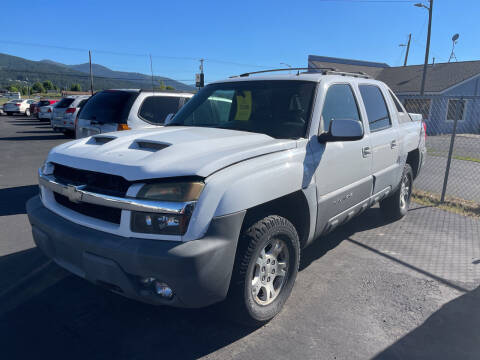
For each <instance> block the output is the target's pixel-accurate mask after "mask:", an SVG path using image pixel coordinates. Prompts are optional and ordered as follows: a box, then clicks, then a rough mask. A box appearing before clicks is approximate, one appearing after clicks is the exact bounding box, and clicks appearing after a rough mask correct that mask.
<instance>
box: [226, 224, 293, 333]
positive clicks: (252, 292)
mask: <svg viewBox="0 0 480 360" xmlns="http://www.w3.org/2000/svg"><path fill="white" fill-rule="evenodd" d="M299 263H300V242H299V239H298V233H297V231H296V229H295V227H294V226H293V225H292V223H291V222H290V221H288V220H287V219H285V218H283V217H281V216H277V215H271V216H267V217H266V218H264V219H262V220H260V221H258V222H256V223H255V224H253V225H252V226H250V227H249V228H248V229H247V230H246V231H244V232H243V233H242V234H241V235H240V239H239V244H238V249H237V255H236V259H235V265H234V269H233V274H232V281H231V284H230V289H229V294H228V298H227V305H228V308H229V313H230V315H233V316H234V319H235V320H236V321H238V322H241V323H243V324H246V325H249V326H259V325H262V324H264V323H266V322H268V321H269V320H271V319H272V318H273V317H275V316H276V315H277V314H278V313H279V312H280V310H281V309H282V307H283V305H284V304H285V302H286V301H287V299H288V297H289V296H290V293H291V291H292V288H293V285H294V283H295V279H296V277H297V272H298V266H299Z"/></svg>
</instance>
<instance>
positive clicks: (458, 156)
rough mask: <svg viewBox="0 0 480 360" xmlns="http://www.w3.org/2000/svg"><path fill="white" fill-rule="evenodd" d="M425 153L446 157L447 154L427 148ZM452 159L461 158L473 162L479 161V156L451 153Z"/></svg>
mask: <svg viewBox="0 0 480 360" xmlns="http://www.w3.org/2000/svg"><path fill="white" fill-rule="evenodd" d="M427 154H428V155H430V156H437V157H443V158H448V154H440V153H437V152H434V151H432V150H427ZM452 159H456V160H463V161H473V162H478V163H480V159H479V158H475V157H471V156H460V155H452Z"/></svg>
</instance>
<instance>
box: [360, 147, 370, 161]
mask: <svg viewBox="0 0 480 360" xmlns="http://www.w3.org/2000/svg"><path fill="white" fill-rule="evenodd" d="M371 153H372V150H370V147H369V146H365V147H363V148H362V155H363V157H364V158H365V157H367V156H368V155H370V154H371Z"/></svg>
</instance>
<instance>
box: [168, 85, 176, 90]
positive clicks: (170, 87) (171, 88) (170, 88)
mask: <svg viewBox="0 0 480 360" xmlns="http://www.w3.org/2000/svg"><path fill="white" fill-rule="evenodd" d="M166 89H167V90H175V88H174V87H173V86H171V85H167V87H166Z"/></svg>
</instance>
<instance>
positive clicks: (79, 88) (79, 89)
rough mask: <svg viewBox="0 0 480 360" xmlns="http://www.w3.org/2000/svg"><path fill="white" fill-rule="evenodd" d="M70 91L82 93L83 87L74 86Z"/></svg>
mask: <svg viewBox="0 0 480 360" xmlns="http://www.w3.org/2000/svg"><path fill="white" fill-rule="evenodd" d="M70 91H82V86H81V85H80V84H72V86H70Z"/></svg>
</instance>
